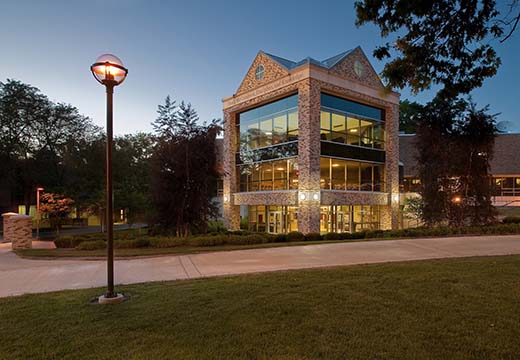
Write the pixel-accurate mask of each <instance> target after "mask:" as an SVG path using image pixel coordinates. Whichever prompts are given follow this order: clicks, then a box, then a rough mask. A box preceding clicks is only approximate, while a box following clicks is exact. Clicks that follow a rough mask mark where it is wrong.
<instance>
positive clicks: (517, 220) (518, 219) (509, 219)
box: [502, 216, 520, 224]
mask: <svg viewBox="0 0 520 360" xmlns="http://www.w3.org/2000/svg"><path fill="white" fill-rule="evenodd" d="M502 223H503V224H520V216H506V217H505V218H504V219H503V220H502Z"/></svg>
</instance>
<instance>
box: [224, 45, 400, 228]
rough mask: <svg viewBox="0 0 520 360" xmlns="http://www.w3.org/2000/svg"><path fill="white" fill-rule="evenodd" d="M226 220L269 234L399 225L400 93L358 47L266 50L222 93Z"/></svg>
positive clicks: (227, 224) (228, 222)
mask: <svg viewBox="0 0 520 360" xmlns="http://www.w3.org/2000/svg"><path fill="white" fill-rule="evenodd" d="M223 105H224V106H223V107H224V139H223V162H224V174H225V175H224V185H223V199H224V204H223V210H224V222H225V225H226V226H227V227H228V228H229V229H238V228H239V226H240V212H241V207H242V211H243V212H245V213H246V214H247V217H248V219H249V227H250V229H251V230H255V231H267V232H272V233H280V232H289V231H296V230H297V231H301V232H303V233H310V232H322V233H323V232H331V231H335V232H343V231H359V230H362V229H369V228H370V229H373V228H380V229H392V228H396V227H397V226H398V212H399V169H398V167H399V132H398V126H399V94H397V93H394V92H389V91H387V90H385V88H384V86H383V85H382V84H381V81H380V79H379V77H378V76H377V73H376V72H375V71H374V69H373V68H372V66H371V65H370V62H369V61H368V59H367V57H366V56H365V54H364V53H363V51H362V50H361V48H359V47H357V48H355V49H353V50H350V51H347V52H344V53H342V54H339V55H337V56H334V57H332V58H329V59H326V60H323V61H317V60H315V59H312V58H307V59H304V60H302V61H300V62H293V61H290V60H287V59H283V58H280V57H277V56H274V55H270V54H266V53H264V52H259V54H258V55H257V56H256V58H255V60H254V61H253V64H252V65H251V67H250V69H249V71H248V72H247V74H246V76H245V78H244V79H243V81H242V83H241V84H240V86H239V88H238V90H237V93H236V94H234V95H233V96H230V97H227V98H225V99H223Z"/></svg>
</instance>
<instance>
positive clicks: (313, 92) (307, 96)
mask: <svg viewBox="0 0 520 360" xmlns="http://www.w3.org/2000/svg"><path fill="white" fill-rule="evenodd" d="M298 171H299V175H298V192H299V193H300V194H302V193H306V194H307V196H306V199H305V200H302V199H300V197H298V231H300V232H303V233H310V232H320V201H319V200H317V201H316V200H314V199H312V197H310V196H309V194H315V193H318V194H319V193H320V87H319V85H318V84H317V83H315V82H313V81H312V80H310V79H309V80H305V81H302V82H301V83H300V84H299V86H298Z"/></svg>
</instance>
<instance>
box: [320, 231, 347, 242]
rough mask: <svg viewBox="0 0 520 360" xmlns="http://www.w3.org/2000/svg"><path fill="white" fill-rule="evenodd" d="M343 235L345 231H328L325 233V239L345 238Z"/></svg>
mask: <svg viewBox="0 0 520 360" xmlns="http://www.w3.org/2000/svg"><path fill="white" fill-rule="evenodd" d="M342 235H343V233H334V232H330V233H326V234H325V235H323V239H324V240H344V238H343V236H342Z"/></svg>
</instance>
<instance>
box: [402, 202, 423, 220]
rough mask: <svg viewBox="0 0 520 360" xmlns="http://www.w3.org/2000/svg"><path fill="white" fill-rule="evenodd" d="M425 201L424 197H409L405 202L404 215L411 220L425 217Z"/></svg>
mask: <svg viewBox="0 0 520 360" xmlns="http://www.w3.org/2000/svg"><path fill="white" fill-rule="evenodd" d="M423 207H424V202H423V199H422V197H420V196H414V197H407V198H406V199H405V202H404V209H403V216H404V217H405V218H407V219H410V220H418V219H422V218H423Z"/></svg>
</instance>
